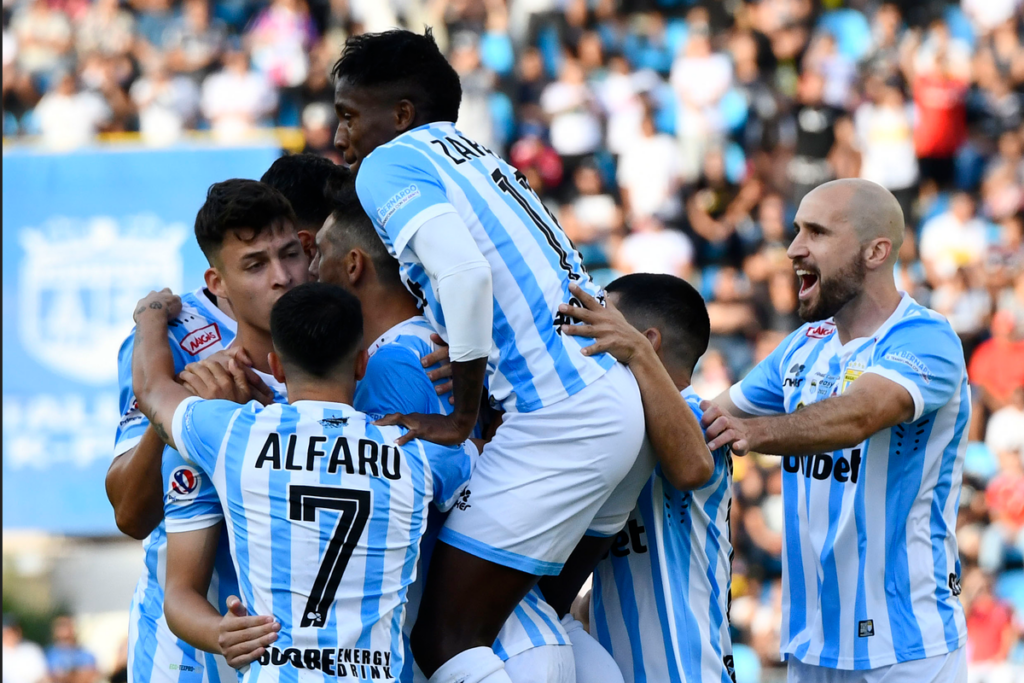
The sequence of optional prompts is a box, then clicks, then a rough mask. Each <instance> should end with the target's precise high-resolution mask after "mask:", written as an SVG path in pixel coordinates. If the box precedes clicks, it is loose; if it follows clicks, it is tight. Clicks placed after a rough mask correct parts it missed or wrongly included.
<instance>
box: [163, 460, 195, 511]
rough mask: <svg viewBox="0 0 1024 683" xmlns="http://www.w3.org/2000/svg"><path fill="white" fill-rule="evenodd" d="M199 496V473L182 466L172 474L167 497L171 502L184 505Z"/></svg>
mask: <svg viewBox="0 0 1024 683" xmlns="http://www.w3.org/2000/svg"><path fill="white" fill-rule="evenodd" d="M198 495H199V472H197V471H196V470H194V469H192V468H191V467H188V466H185V465H182V466H181V467H177V468H175V470H174V471H173V472H171V484H170V488H169V490H168V491H167V497H168V499H170V500H171V502H175V503H182V502H185V501H189V500H195V497H196V496H198Z"/></svg>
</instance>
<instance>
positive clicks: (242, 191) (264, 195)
mask: <svg viewBox="0 0 1024 683" xmlns="http://www.w3.org/2000/svg"><path fill="white" fill-rule="evenodd" d="M280 220H285V221H291V223H292V225H293V226H294V225H295V224H296V222H297V219H296V217H295V211H294V210H293V209H292V205H291V204H290V203H288V199H287V198H286V197H285V196H284V195H283V194H281V193H280V192H278V191H277V190H275V189H274V188H272V187H271V186H270V185H267V184H265V183H261V182H259V181H258V180H246V179H243V178H232V179H231V180H225V181H224V182H221V183H214V184H213V185H210V189H209V190H207V192H206V201H205V202H204V203H203V206H202V207H201V208H200V209H199V213H197V214H196V241H197V242H199V248H200V249H202V250H203V253H204V254H206V258H207V260H208V261H210V263H211V264H212V263H213V259H214V257H215V256H216V255H217V253H218V252H219V251H220V248H221V246H222V245H223V244H224V236H225V235H226V234H227V233H228V231H230V230H238V229H243V228H244V229H247V230H252V231H253V234H252V239H255V238H256V237H257V236H258V235H259V234H260V233H261V232H263V231H264V230H266V229H267V228H269V227H270V226H272V225H273V224H274V223H275V222H277V221H280Z"/></svg>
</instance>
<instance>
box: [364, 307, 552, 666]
mask: <svg viewBox="0 0 1024 683" xmlns="http://www.w3.org/2000/svg"><path fill="white" fill-rule="evenodd" d="M433 333H434V328H433V327H431V325H430V323H429V322H427V320H426V318H424V317H422V316H416V317H413V318H410V319H409V320H406V321H404V322H401V323H399V324H398V325H395V326H394V327H393V328H391V329H390V330H388V331H387V332H385V333H384V334H383V335H381V336H380V338H379V339H377V340H376V341H375V342H374V343H372V344H370V346H369V348H368V349H367V350H368V352H369V354H370V360H369V362H368V363H367V366H366V376H365V377H363V379H362V380H361V381H360V382H359V384H358V385H357V387H356V395H355V399H354V401H353V403H354V406H355V408H356V409H357V410H359V411H361V412H364V413H367V414H368V415H370V416H371V417H376V416H381V415H386V414H388V413H396V412H397V413H427V414H440V415H448V414H450V413H451V411H452V410H453V406H452V405H451V404H450V403H449V402H448V396H450V394H444V395H443V396H441V397H438V396H437V392H435V391H434V387H433V385H432V384H431V383H430V380H429V378H428V377H427V374H426V370H427V369H425V368H423V366H422V364H421V363H420V359H421V358H423V357H424V356H426V355H428V354H430V353H433V352H434V351H436V350H437V346H436V345H435V344H434V342H432V341H431V340H430V335H431V334H433ZM429 369H433V367H431V368H429ZM443 381H444V380H439V382H438V383H440V382H443ZM444 520H445V515H444V514H443V513H441V512H440V511H439V510H437V509H436V508H433V507H432V509H431V510H430V512H429V515H428V519H427V528H426V531H425V532H424V534H423V539H422V541H421V543H420V568H419V570H418V571H417V579H416V581H415V582H414V583H413V585H412V586H410V587H409V591H408V604H407V606H406V620H405V628H404V634H403V636H404V641H405V646H406V650H405V651H406V662H411V661H412V659H411V656H410V654H409V653H410V650H409V634H410V633H411V632H412V627H413V624H415V622H416V615H417V614H418V613H419V604H420V599H421V598H422V594H423V583H424V581H425V579H426V574H427V572H426V567H428V566H429V565H430V556H431V554H432V553H433V549H434V544H435V543H436V542H437V535H438V533H439V532H440V530H441V527H442V526H444ZM567 644H569V636H568V635H567V634H566V633H565V628H564V627H563V626H562V624H561V622H560V621H559V619H558V616H557V615H556V613H555V610H554V609H553V608H552V607H551V606H550V605H548V604H547V602H545V601H544V598H543V596H542V595H541V593H540V591H539V590H538V589H536V588H534V589H533V590H532V591H530V593H529V594H527V596H526V597H525V598H524V599H523V601H522V602H521V603H520V604H519V605H518V606H517V607H516V609H515V611H513V613H512V615H511V616H509V618H508V620H507V621H506V622H505V624H504V626H502V629H501V632H500V633H499V634H498V638H497V640H496V641H495V643H494V651H495V653H497V654H498V656H499V657H501V658H502V660H507V659H508V658H509V657H512V656H514V655H517V654H519V653H521V652H525V651H526V650H529V649H531V648H534V647H539V646H541V645H567ZM401 680H402V681H403V683H412V681H413V680H414V678H413V668H412V666H411V665H409V666H406V667H405V668H404V669H403V671H402V677H401Z"/></svg>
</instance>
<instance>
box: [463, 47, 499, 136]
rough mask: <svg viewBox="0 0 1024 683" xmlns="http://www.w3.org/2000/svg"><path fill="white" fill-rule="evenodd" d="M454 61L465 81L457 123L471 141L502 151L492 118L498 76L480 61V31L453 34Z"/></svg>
mask: <svg viewBox="0 0 1024 683" xmlns="http://www.w3.org/2000/svg"><path fill="white" fill-rule="evenodd" d="M451 64H452V67H453V68H454V69H455V71H456V72H457V73H458V74H459V80H460V82H461V83H462V104H460V105H459V120H458V121H456V125H457V126H458V128H459V130H461V131H462V132H463V133H465V134H466V135H467V136H468V137H469V138H470V139H471V140H475V141H477V142H479V143H480V144H481V145H483V146H484V147H487V148H488V149H493V150H495V151H498V152H499V153H500V151H501V150H500V147H499V145H498V144H497V136H496V135H495V130H494V121H493V119H492V117H491V94H492V93H493V92H494V85H495V81H496V77H495V74H494V72H493V71H491V70H490V69H488V68H487V67H485V66H484V65H483V63H482V62H481V60H480V40H479V38H478V37H477V36H476V34H474V33H459V34H457V35H455V36H453V37H452V51H451Z"/></svg>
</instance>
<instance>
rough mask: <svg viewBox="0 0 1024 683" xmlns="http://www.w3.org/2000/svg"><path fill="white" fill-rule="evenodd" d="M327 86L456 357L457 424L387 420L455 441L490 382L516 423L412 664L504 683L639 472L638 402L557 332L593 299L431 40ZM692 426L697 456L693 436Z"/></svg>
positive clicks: (456, 516) (386, 47) (394, 237)
mask: <svg viewBox="0 0 1024 683" xmlns="http://www.w3.org/2000/svg"><path fill="white" fill-rule="evenodd" d="M334 74H335V77H336V89H335V109H336V111H337V113H338V117H339V119H340V125H339V127H338V131H337V134H336V136H335V145H336V147H337V148H338V149H339V150H340V151H341V152H342V154H343V155H344V158H345V161H346V162H347V163H348V164H349V165H350V166H351V167H352V168H354V169H355V170H356V190H357V192H358V195H359V199H360V202H361V203H362V205H363V208H364V209H365V210H366V213H367V214H368V215H369V216H370V218H371V219H372V220H373V222H374V227H375V228H376V230H377V233H378V235H379V236H380V237H381V240H382V241H383V242H384V243H385V245H386V246H387V247H388V252H389V253H390V254H391V255H392V256H394V257H395V258H396V259H398V261H399V262H400V263H401V268H402V270H401V272H402V276H403V279H404V280H405V281H406V282H407V286H408V287H409V289H410V291H411V292H412V293H413V294H414V295H415V296H417V297H419V298H420V302H421V305H422V306H423V310H424V314H425V316H426V317H427V319H428V320H430V321H431V324H432V325H433V326H434V327H435V329H436V330H437V332H438V333H439V334H440V335H441V336H442V337H444V338H445V339H446V341H447V342H448V344H449V348H450V354H451V360H452V363H451V368H452V380H453V394H454V399H455V406H454V411H453V412H452V413H451V414H450V415H448V416H439V415H423V414H414V415H401V416H389V417H388V418H385V420H384V421H383V422H382V424H403V425H406V426H408V427H410V436H417V437H420V438H426V439H430V440H435V441H437V442H441V443H458V442H460V441H462V440H463V439H465V438H466V436H467V435H468V434H469V433H470V431H471V430H472V429H473V427H474V426H475V424H476V422H477V413H478V408H479V404H480V398H481V393H482V388H483V386H484V381H485V376H486V378H487V380H488V391H489V394H490V399H491V402H492V405H495V406H500V407H502V408H503V409H504V410H505V417H504V420H503V422H502V424H501V426H500V427H498V429H497V431H496V433H495V436H494V439H493V440H492V441H491V442H489V443H488V444H487V446H486V450H487V453H486V454H485V456H484V457H482V458H481V459H480V461H479V464H478V466H477V468H476V470H475V471H474V473H473V482H472V485H471V486H470V489H471V491H472V495H473V498H472V500H471V501H469V504H468V505H466V506H464V507H463V506H460V507H459V508H457V509H456V511H455V512H453V513H452V514H451V515H450V516H449V518H448V520H447V522H446V524H445V528H444V529H443V530H442V532H441V537H440V540H441V542H440V543H439V544H438V547H437V550H436V551H435V554H434V557H433V558H432V561H431V568H430V573H429V575H428V579H427V587H426V590H425V593H424V601H423V606H422V609H421V612H420V615H419V619H418V620H417V624H416V627H415V629H414V632H413V651H414V652H415V653H416V656H417V662H418V663H419V664H420V666H421V667H422V669H423V672H424V673H425V674H428V675H430V676H431V678H432V681H433V683H439V682H442V681H443V682H454V681H457V680H464V683H475V682H476V681H488V682H489V683H490V682H494V683H497V682H499V681H506V682H507V681H508V680H509V679H508V676H507V674H506V673H504V672H503V671H502V665H501V662H500V660H498V659H497V657H495V655H494V654H493V653H492V652H491V650H490V645H491V643H493V641H494V638H495V636H497V634H498V632H499V630H500V628H501V625H502V624H503V623H504V621H505V619H506V618H507V616H508V615H509V614H510V613H511V612H512V610H513V609H514V608H515V606H516V605H517V604H518V603H519V601H520V600H521V599H522V598H523V597H524V596H525V595H526V594H527V593H528V592H529V590H530V589H531V587H532V586H533V585H534V584H535V583H536V581H537V577H538V576H540V575H550V574H558V573H559V572H561V570H562V567H563V565H564V563H565V561H566V559H567V558H568V557H569V555H570V554H571V553H572V551H573V548H574V547H575V545H576V543H577V542H578V541H579V539H580V538H581V537H582V536H583V534H584V532H585V531H586V528H587V525H588V524H589V522H590V521H591V520H592V519H594V517H595V516H596V515H597V514H598V512H599V511H600V510H601V508H602V506H603V505H604V503H605V501H606V500H608V497H609V495H610V494H611V492H612V491H613V490H614V489H615V488H616V487H617V486H618V485H619V484H620V483H621V482H622V480H623V479H624V477H625V476H626V474H627V473H628V472H629V470H630V469H631V467H632V466H633V464H634V462H635V460H636V453H637V452H638V450H639V447H640V443H641V441H642V439H643V416H642V411H643V408H642V405H641V402H640V397H639V393H638V390H637V388H636V383H635V381H634V380H633V378H632V377H631V376H630V375H629V373H628V371H626V369H625V368H624V367H622V366H621V365H619V364H617V363H616V362H615V361H614V359H613V358H611V357H610V356H607V355H604V354H600V355H595V356H592V357H591V356H587V355H585V354H583V353H582V349H583V348H584V347H585V346H586V345H587V342H580V341H579V340H578V339H574V338H572V337H569V336H566V335H562V334H560V333H559V330H560V329H561V322H562V318H561V317H559V314H558V311H557V308H558V306H559V304H562V303H567V302H569V301H570V299H571V298H572V295H571V294H570V291H569V284H570V283H573V282H575V283H577V284H578V285H579V286H580V287H582V288H583V289H584V290H586V291H588V292H590V293H591V294H593V295H597V294H598V293H599V290H598V288H597V287H596V285H594V283H593V282H592V281H591V279H590V277H589V275H588V274H587V272H586V270H585V268H584V267H583V263H582V258H581V257H580V255H579V254H578V253H577V252H576V250H575V247H574V246H573V244H572V242H571V241H570V240H569V239H568V237H566V235H565V233H564V231H562V229H561V227H560V226H559V225H558V224H557V222H556V221H555V220H554V218H553V217H552V216H551V215H550V214H549V213H548V212H547V210H546V208H545V207H544V205H543V204H542V203H541V201H540V199H539V198H538V197H537V196H536V195H535V194H534V193H533V192H532V191H531V190H530V188H529V187H528V185H527V184H526V183H525V179H524V178H523V177H522V176H521V174H517V172H516V171H515V169H513V168H512V167H510V166H509V165H508V164H507V163H506V162H504V161H503V160H501V159H499V158H498V157H496V156H495V155H494V154H493V153H492V152H491V151H490V150H488V149H486V148H485V147H483V146H482V145H480V144H479V143H477V142H475V141H473V140H470V139H469V138H466V137H465V136H464V135H462V134H461V133H460V132H459V131H458V130H456V129H455V127H454V125H453V122H454V121H455V119H456V116H457V113H458V108H459V103H460V99H461V93H460V89H459V87H458V75H457V74H456V73H455V71H454V69H452V67H451V66H450V65H449V64H448V63H447V62H446V61H445V60H444V58H443V56H442V55H441V53H440V50H438V48H437V45H436V44H435V43H434V41H433V38H432V37H431V36H430V35H429V33H428V34H427V35H422V36H421V35H417V34H414V33H410V32H408V31H404V32H403V31H389V32H386V33H382V34H367V35H363V36H358V37H357V38H355V39H353V40H351V41H350V42H349V44H348V45H347V46H346V49H345V51H344V52H343V53H342V56H341V59H340V60H339V61H338V63H337V64H336V65H335V69H334ZM489 357H490V359H491V360H492V361H493V362H491V363H488V358H489ZM687 424H688V425H689V426H690V428H691V431H692V434H691V435H690V438H691V439H692V440H693V441H694V442H697V443H699V442H700V441H701V440H702V435H701V432H700V428H699V425H697V424H696V421H694V420H690V421H689V422H687ZM646 478H647V477H646V475H645V476H644V477H643V478H642V480H640V482H639V483H640V484H642V483H643V481H644V480H646ZM637 493H639V491H636V492H634V493H633V495H632V499H633V500H635V496H636V494H637ZM631 507H632V501H630V503H629V507H625V508H624V509H623V510H621V519H620V520H619V521H620V523H621V522H624V521H625V519H626V517H627V516H628V514H629V509H630V508H631Z"/></svg>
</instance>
